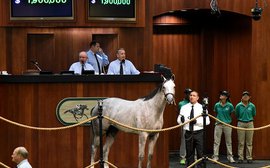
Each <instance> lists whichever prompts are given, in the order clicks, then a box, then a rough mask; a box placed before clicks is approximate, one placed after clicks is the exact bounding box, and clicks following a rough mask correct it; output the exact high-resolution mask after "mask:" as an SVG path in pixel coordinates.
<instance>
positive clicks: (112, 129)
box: [103, 126, 118, 168]
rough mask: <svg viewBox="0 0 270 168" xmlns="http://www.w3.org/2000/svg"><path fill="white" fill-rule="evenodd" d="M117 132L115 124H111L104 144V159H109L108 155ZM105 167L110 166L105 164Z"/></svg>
mask: <svg viewBox="0 0 270 168" xmlns="http://www.w3.org/2000/svg"><path fill="white" fill-rule="evenodd" d="M117 132H118V129H117V128H115V127H113V126H110V127H109V129H108V130H107V132H106V142H105V145H104V146H103V152H104V153H103V159H104V161H108V155H109V152H110V148H111V146H112V144H113V142H114V138H115V136H116V134H117ZM104 167H105V168H107V167H108V168H109V166H108V165H107V164H105V166H104Z"/></svg>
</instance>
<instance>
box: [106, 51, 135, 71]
mask: <svg viewBox="0 0 270 168" xmlns="http://www.w3.org/2000/svg"><path fill="white" fill-rule="evenodd" d="M116 56H117V59H116V60H114V61H112V62H111V63H110V65H109V68H108V74H110V75H138V74H140V71H138V70H137V69H136V68H135V66H134V65H133V63H132V62H131V61H129V60H127V59H126V51H125V49H124V48H119V49H118V50H117V51H116Z"/></svg>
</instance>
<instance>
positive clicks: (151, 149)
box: [147, 133, 159, 168]
mask: <svg viewBox="0 0 270 168" xmlns="http://www.w3.org/2000/svg"><path fill="white" fill-rule="evenodd" d="M158 137H159V134H158V133H157V134H154V135H151V136H149V143H148V159H147V168H151V161H152V158H153V153H154V148H155V145H156V142H157V139H158Z"/></svg>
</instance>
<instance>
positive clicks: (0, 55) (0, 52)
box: [0, 28, 7, 71]
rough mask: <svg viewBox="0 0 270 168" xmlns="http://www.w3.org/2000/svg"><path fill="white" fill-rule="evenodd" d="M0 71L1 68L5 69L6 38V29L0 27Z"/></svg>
mask: <svg viewBox="0 0 270 168" xmlns="http://www.w3.org/2000/svg"><path fill="white" fill-rule="evenodd" d="M0 36H1V38H0V44H2V45H1V49H0V71H1V70H7V58H6V55H7V41H6V40H7V39H6V29H4V28H0Z"/></svg>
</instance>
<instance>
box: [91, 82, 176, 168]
mask: <svg viewBox="0 0 270 168" xmlns="http://www.w3.org/2000/svg"><path fill="white" fill-rule="evenodd" d="M163 79H164V81H163V83H162V84H161V85H160V86H159V87H158V88H156V89H155V90H154V91H153V92H152V93H151V94H149V95H148V96H145V97H143V98H139V99H137V100H135V101H129V100H124V99H120V98H107V99H105V100H103V112H102V113H103V115H104V116H107V117H109V118H111V119H113V120H116V121H118V122H120V123H123V124H126V125H129V126H132V127H136V128H144V129H161V128H162V127H163V112H164V109H165V106H166V102H167V103H168V104H173V103H174V94H175V84H174V79H173V78H170V79H165V78H164V77H163ZM97 115H98V105H96V106H95V107H94V108H93V109H92V113H91V116H92V117H93V116H97ZM102 124H103V128H102V130H103V133H104V134H105V133H106V142H105V144H104V146H103V152H104V153H103V154H104V155H103V158H104V161H108V155H109V150H110V147H111V145H112V144H113V142H114V138H115V135H116V134H117V132H118V130H122V131H124V132H128V133H136V134H139V163H138V168H141V167H142V161H143V158H144V149H145V144H146V140H147V139H148V141H149V145H148V160H147V168H151V160H152V156H153V151H154V147H155V144H156V141H157V139H158V137H159V133H149V132H140V131H134V130H131V129H127V128H123V127H121V126H119V125H116V124H114V123H112V122H110V121H108V120H106V119H103V121H102ZM98 126H99V121H98V120H94V121H93V122H92V128H93V141H92V146H91V148H92V150H91V164H93V163H94V161H95V155H96V151H97V148H98V147H99V145H100V144H99V138H100V137H99V127H98ZM104 167H105V168H108V167H109V166H108V165H107V164H104Z"/></svg>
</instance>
